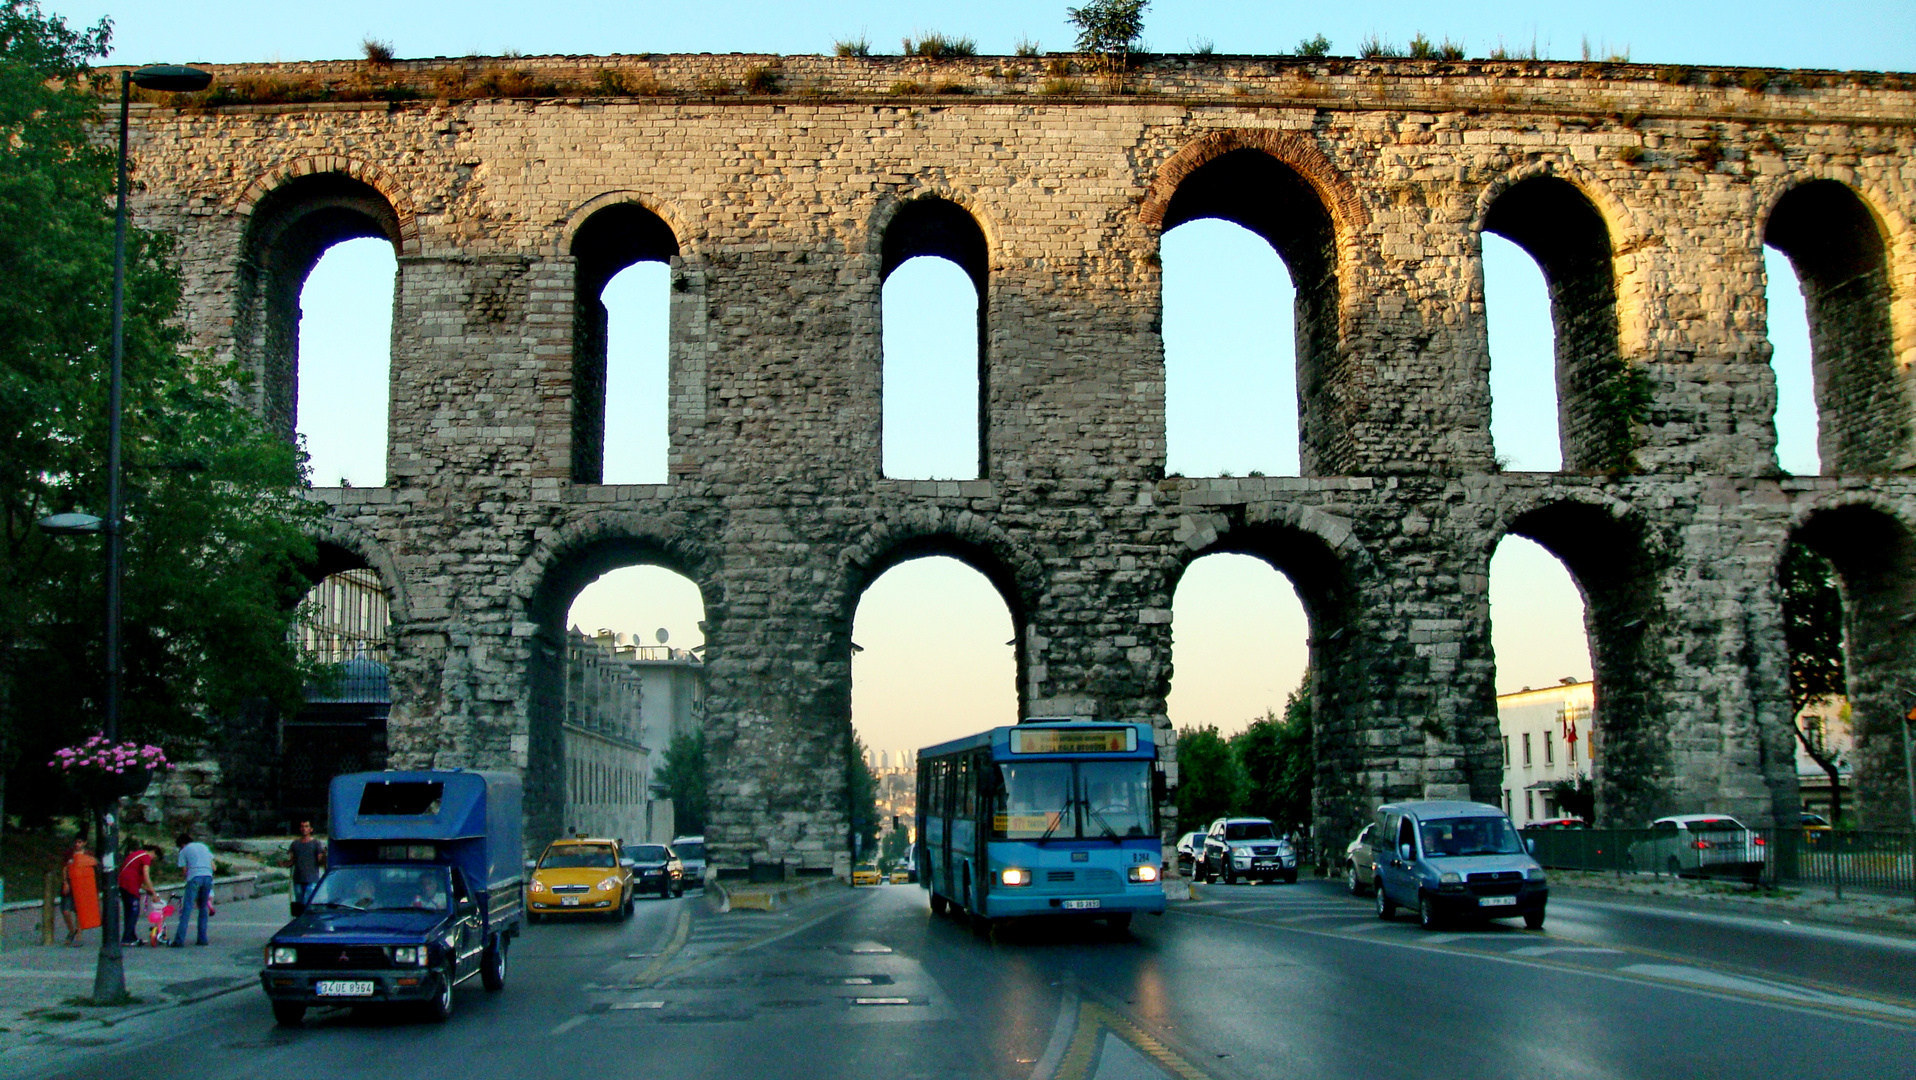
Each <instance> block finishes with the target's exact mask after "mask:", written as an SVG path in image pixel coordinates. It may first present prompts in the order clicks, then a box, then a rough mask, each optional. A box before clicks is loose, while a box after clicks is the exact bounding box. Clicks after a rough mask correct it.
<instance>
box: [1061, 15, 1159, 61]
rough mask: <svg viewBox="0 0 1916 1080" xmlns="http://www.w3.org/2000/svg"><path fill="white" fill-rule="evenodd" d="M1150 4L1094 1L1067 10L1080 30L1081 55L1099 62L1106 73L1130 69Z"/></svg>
mask: <svg viewBox="0 0 1916 1080" xmlns="http://www.w3.org/2000/svg"><path fill="white" fill-rule="evenodd" d="M1149 6H1151V3H1150V0H1091V2H1090V3H1088V4H1086V5H1085V6H1083V7H1075V8H1066V9H1065V15H1066V16H1067V17H1068V18H1069V19H1070V21H1071V25H1073V26H1075V27H1077V28H1078V51H1079V52H1082V53H1090V54H1091V55H1093V56H1095V57H1097V58H1098V63H1099V65H1100V66H1101V67H1102V68H1103V69H1104V70H1106V71H1123V70H1125V69H1126V68H1127V67H1129V66H1130V63H1131V50H1132V48H1133V47H1135V46H1136V45H1137V43H1138V38H1140V37H1142V36H1143V35H1144V9H1145V8H1147V7H1149Z"/></svg>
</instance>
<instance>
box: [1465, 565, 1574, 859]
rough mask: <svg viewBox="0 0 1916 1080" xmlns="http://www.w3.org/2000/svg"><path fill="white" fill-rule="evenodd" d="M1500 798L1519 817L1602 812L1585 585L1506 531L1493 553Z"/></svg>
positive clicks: (1522, 821)
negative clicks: (1594, 757)
mask: <svg viewBox="0 0 1916 1080" xmlns="http://www.w3.org/2000/svg"><path fill="white" fill-rule="evenodd" d="M1490 642H1491V652H1492V654H1493V656H1494V663H1495V665H1496V689H1497V726H1498V729H1499V740H1500V742H1499V746H1498V753H1499V757H1500V760H1501V761H1502V765H1503V783H1502V785H1501V791H1500V798H1501V800H1502V803H1503V807H1504V809H1505V810H1506V811H1508V812H1509V813H1510V815H1511V818H1512V819H1513V820H1514V821H1516V822H1517V824H1518V825H1519V826H1522V825H1524V824H1525V823H1527V822H1531V821H1536V820H1539V819H1547V818H1559V817H1574V818H1581V819H1582V820H1584V821H1585V822H1586V823H1587V822H1589V821H1591V820H1592V819H1593V818H1594V817H1595V813H1596V810H1595V805H1594V798H1595V788H1594V763H1593V762H1592V760H1591V756H1592V755H1591V753H1590V747H1591V746H1592V745H1593V743H1594V738H1593V732H1594V729H1595V726H1596V724H1595V721H1596V720H1597V719H1598V717H1597V716H1596V714H1595V705H1596V686H1595V684H1594V683H1593V681H1592V680H1591V666H1590V640H1589V636H1588V631H1587V629H1586V627H1585V622H1584V604H1583V594H1582V593H1581V592H1580V591H1579V590H1578V588H1577V583H1576V579H1574V578H1573V577H1571V575H1570V571H1569V570H1568V569H1567V568H1566V567H1565V566H1564V564H1563V563H1562V562H1561V561H1559V560H1558V559H1557V557H1556V556H1554V555H1552V554H1551V553H1550V551H1549V550H1548V549H1547V548H1545V547H1544V546H1543V545H1541V544H1538V543H1536V542H1535V541H1532V540H1528V539H1526V538H1524V537H1522V536H1517V535H1514V534H1513V535H1509V536H1505V537H1504V538H1503V539H1502V540H1501V541H1499V542H1498V544H1497V548H1496V551H1495V553H1494V554H1492V555H1491V558H1490Z"/></svg>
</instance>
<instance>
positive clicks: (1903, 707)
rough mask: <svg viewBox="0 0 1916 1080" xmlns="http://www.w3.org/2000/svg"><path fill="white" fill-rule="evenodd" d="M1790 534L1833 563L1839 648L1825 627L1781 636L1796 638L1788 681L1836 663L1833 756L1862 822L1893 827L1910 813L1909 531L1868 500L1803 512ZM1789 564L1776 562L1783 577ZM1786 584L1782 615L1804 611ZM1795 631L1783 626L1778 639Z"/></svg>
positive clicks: (1914, 564) (1912, 649) (1912, 596)
mask: <svg viewBox="0 0 1916 1080" xmlns="http://www.w3.org/2000/svg"><path fill="white" fill-rule="evenodd" d="M1790 540H1791V543H1792V544H1800V545H1802V547H1803V548H1804V549H1807V551H1808V552H1809V553H1811V554H1812V557H1813V558H1815V559H1821V560H1827V565H1828V566H1829V567H1832V568H1833V569H1834V572H1835V574H1834V576H1835V584H1836V586H1837V588H1838V596H1839V598H1840V604H1841V608H1842V610H1841V614H1840V616H1839V618H1840V624H1841V655H1840V656H1839V657H1835V658H1832V657H1830V655H1829V653H1830V651H1831V649H1830V644H1831V643H1830V642H1829V641H1828V635H1824V640H1823V641H1822V642H1820V643H1818V642H1811V643H1799V642H1793V641H1788V642H1786V644H1789V645H1794V646H1796V648H1795V649H1793V650H1792V655H1791V657H1790V664H1791V668H1792V671H1791V675H1792V681H1793V683H1794V682H1796V681H1797V680H1798V679H1799V678H1800V677H1801V674H1802V673H1803V672H1804V671H1805V670H1808V671H1809V673H1810V674H1811V676H1812V678H1814V676H1815V674H1816V673H1815V671H1814V670H1813V669H1814V667H1815V666H1817V665H1824V666H1827V665H1830V664H1831V663H1832V662H1833V663H1834V664H1835V666H1836V667H1837V668H1838V670H1837V671H1835V672H1833V673H1832V672H1828V671H1827V669H1826V670H1825V672H1824V676H1825V678H1833V679H1834V680H1838V681H1840V685H1841V686H1842V687H1843V689H1844V692H1845V694H1846V696H1847V705H1848V707H1849V708H1848V717H1847V727H1848V729H1849V730H1848V732H1847V740H1846V741H1847V742H1848V743H1849V748H1848V753H1847V754H1845V755H1843V756H1844V757H1846V758H1847V761H1846V762H1842V763H1843V764H1847V765H1849V766H1850V768H1851V770H1852V771H1853V773H1852V774H1853V776H1854V785H1853V790H1854V793H1855V796H1856V798H1855V804H1854V806H1855V810H1856V816H1855V820H1857V821H1859V822H1860V823H1861V824H1862V825H1863V826H1864V827H1865V828H1894V827H1900V826H1901V825H1903V824H1904V823H1906V822H1907V821H1908V820H1909V818H1910V813H1911V808H1910V802H1909V794H1908V788H1907V787H1906V785H1905V781H1904V761H1903V745H1902V738H1903V734H1904V733H1903V725H1904V716H1905V714H1906V713H1907V712H1908V711H1909V710H1910V708H1911V706H1912V705H1916V629H1912V625H1913V624H1916V620H1912V619H1911V618H1910V612H1912V611H1916V537H1912V536H1911V533H1910V530H1909V528H1908V527H1907V526H1906V525H1904V524H1903V523H1902V522H1901V521H1899V520H1897V519H1896V518H1894V517H1891V516H1890V515H1888V514H1886V513H1883V512H1882V511H1881V510H1878V509H1876V508H1874V507H1869V506H1838V507H1833V508H1830V509H1827V510H1819V511H1817V512H1816V513H1814V514H1812V515H1811V516H1810V517H1809V518H1808V519H1807V520H1805V521H1804V522H1803V523H1802V524H1801V525H1800V526H1798V527H1797V528H1796V530H1795V531H1794V532H1793V533H1792V534H1791V537H1790ZM1787 557H1788V556H1787V553H1786V556H1785V558H1786V559H1787ZM1812 568H1813V569H1814V567H1813V566H1812ZM1791 569H1793V568H1791V567H1789V566H1788V565H1787V563H1784V564H1780V565H1779V572H1780V573H1782V574H1784V575H1785V581H1784V584H1785V585H1788V584H1789V581H1788V576H1789V571H1790V570H1791ZM1791 591H1792V590H1789V589H1785V590H1784V595H1783V602H1784V616H1785V618H1786V619H1789V618H1791V617H1792V616H1798V617H1801V616H1805V615H1812V616H1813V614H1814V613H1813V612H1805V611H1804V610H1803V607H1802V606H1801V605H1800V604H1799V603H1793V602H1792V600H1793V597H1792V596H1791V595H1790V592H1791ZM1794 636H1795V635H1792V634H1787V633H1786V639H1787V638H1792V637H1794ZM1793 688H1794V687H1793ZM1792 719H1795V720H1798V722H1799V723H1800V722H1801V718H1800V717H1793V718H1792ZM1836 749H1839V750H1840V749H1841V747H1840V746H1838V747H1836Z"/></svg>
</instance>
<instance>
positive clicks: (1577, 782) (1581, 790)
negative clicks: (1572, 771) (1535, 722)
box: [1546, 736, 1597, 821]
mask: <svg viewBox="0 0 1916 1080" xmlns="http://www.w3.org/2000/svg"><path fill="white" fill-rule="evenodd" d="M1546 737H1547V736H1546ZM1550 794H1551V795H1552V796H1553V797H1554V798H1555V799H1556V800H1557V812H1558V813H1560V814H1562V815H1564V816H1565V817H1573V818H1582V819H1583V820H1585V821H1595V820H1597V788H1596V785H1595V784H1592V783H1591V782H1590V778H1589V777H1587V776H1578V777H1577V778H1576V779H1574V780H1559V781H1557V782H1556V783H1554V784H1551V785H1550Z"/></svg>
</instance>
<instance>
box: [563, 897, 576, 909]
mask: <svg viewBox="0 0 1916 1080" xmlns="http://www.w3.org/2000/svg"><path fill="white" fill-rule="evenodd" d="M559 906H560V907H578V906H579V898H578V897H576V896H561V897H559Z"/></svg>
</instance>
